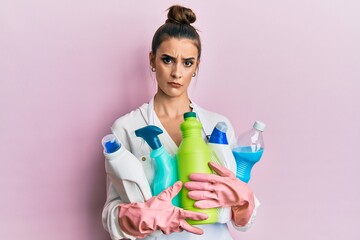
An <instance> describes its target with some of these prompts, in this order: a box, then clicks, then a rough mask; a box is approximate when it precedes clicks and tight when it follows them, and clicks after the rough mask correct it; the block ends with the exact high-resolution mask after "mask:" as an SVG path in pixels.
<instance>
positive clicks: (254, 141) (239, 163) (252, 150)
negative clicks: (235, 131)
mask: <svg viewBox="0 0 360 240" xmlns="http://www.w3.org/2000/svg"><path fill="white" fill-rule="evenodd" d="M265 126H266V125H265V124H264V123H262V122H260V121H255V123H254V125H253V128H252V129H250V130H249V131H247V132H245V133H243V134H242V135H240V136H239V137H238V141H237V146H236V147H235V148H233V150H232V152H233V155H234V157H235V161H236V177H237V178H238V179H240V180H241V181H243V182H246V183H248V182H249V180H250V177H251V170H252V168H253V166H254V165H255V163H257V162H258V161H260V158H261V156H262V154H263V152H264V139H263V136H262V132H263V131H264V130H265Z"/></svg>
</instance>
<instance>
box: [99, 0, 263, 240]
mask: <svg viewBox="0 0 360 240" xmlns="http://www.w3.org/2000/svg"><path fill="white" fill-rule="evenodd" d="M195 20H196V16H195V14H194V13H193V11H192V10H191V9H189V8H185V7H181V6H172V7H170V8H169V12H168V19H167V20H166V22H165V24H163V25H162V26H160V28H159V29H158V30H157V31H156V32H155V35H154V37H153V41H152V49H151V52H150V54H149V59H150V67H151V71H152V72H154V73H155V75H156V80H157V85H158V89H157V92H156V94H155V96H154V97H153V99H151V100H150V102H149V103H145V104H143V105H142V106H141V107H139V108H138V109H136V110H134V111H132V112H130V113H128V114H126V115H125V116H122V117H120V118H119V119H117V120H116V121H115V123H114V125H113V127H112V131H113V133H114V134H115V135H116V136H117V137H118V138H119V140H120V141H121V144H122V145H123V146H124V147H125V148H126V149H128V150H129V151H130V152H131V153H132V154H134V155H135V156H136V157H137V158H139V161H141V163H142V164H143V167H144V169H145V174H146V177H147V179H148V181H149V183H151V182H152V180H153V177H154V168H153V163H152V159H151V158H150V157H149V155H150V152H151V149H150V148H149V147H148V146H147V145H146V144H144V143H143V142H142V140H141V139H140V138H138V137H136V136H135V134H134V131H135V130H137V129H139V128H142V127H144V126H146V125H150V124H151V125H156V126H158V127H160V128H161V129H162V130H163V131H164V133H163V134H161V135H160V136H159V137H160V141H161V142H162V144H163V146H164V147H165V149H166V150H167V152H168V153H170V154H176V152H177V149H178V146H179V144H180V142H181V140H182V134H181V131H180V127H179V126H180V124H181V123H182V122H183V115H184V113H185V112H190V111H193V112H196V115H197V117H198V120H199V121H200V122H201V123H202V125H203V137H204V139H206V136H207V135H210V133H211V131H212V130H213V129H214V127H215V125H216V124H217V123H218V122H219V121H224V122H226V123H227V125H228V126H229V130H228V132H227V135H228V139H229V142H230V145H231V146H234V145H235V133H234V130H233V128H232V126H231V124H230V122H229V121H228V119H227V118H225V117H223V116H221V115H219V114H217V113H213V112H209V111H206V110H204V109H202V108H201V107H199V106H197V105H196V104H195V103H194V102H192V101H191V100H190V99H189V96H188V87H189V85H190V83H191V80H192V78H193V77H195V76H196V74H197V71H198V68H199V64H200V57H201V42H200V37H199V35H198V33H197V31H196V30H195V28H194V27H193V26H191V24H192V23H193V22H195ZM124 167H125V166H124ZM210 167H211V168H212V169H213V170H214V171H215V172H216V173H217V175H215V174H193V175H191V176H190V179H191V180H192V181H190V182H188V183H186V184H185V185H184V186H183V184H182V183H181V182H177V183H175V184H174V186H172V187H170V188H168V189H166V190H164V191H163V192H162V193H161V194H159V195H158V196H156V197H152V198H151V199H150V200H148V201H146V202H145V203H123V202H122V201H121V196H119V195H118V194H117V192H116V191H115V189H114V187H113V185H112V183H111V182H110V181H108V194H107V201H106V204H105V206H104V210H103V224H104V227H105V229H106V230H107V231H108V232H109V233H110V235H111V237H112V239H136V238H146V239H158V240H160V239H182V240H183V239H206V240H211V239H232V238H231V236H230V234H229V230H228V228H227V224H226V222H227V221H231V222H232V223H233V226H234V227H235V228H236V229H238V230H242V231H244V230H246V229H247V228H248V227H249V226H250V225H251V223H252V219H254V216H255V212H256V211H255V210H256V208H257V205H258V203H257V201H256V200H255V197H254V194H253V193H252V191H251V190H250V189H249V187H248V186H247V184H245V183H243V182H241V181H240V180H238V179H237V178H236V177H235V176H234V174H233V172H231V171H230V170H229V169H226V168H224V167H222V166H219V165H216V164H210ZM182 187H186V188H187V189H188V190H189V194H188V195H189V197H190V198H192V199H194V200H196V203H195V206H196V207H198V208H214V207H228V208H229V207H230V208H231V211H229V214H228V216H225V218H223V220H222V221H220V222H219V223H215V224H207V225H194V226H191V225H189V224H188V223H187V222H186V221H185V220H186V219H194V220H202V219H206V218H207V215H206V214H204V213H197V212H191V211H186V210H183V209H181V208H177V207H175V206H173V205H172V204H171V200H172V198H173V197H174V196H175V195H176V194H177V193H178V192H179V191H180V190H181V188H182ZM255 205H256V206H255ZM156 230H160V231H161V232H162V233H164V234H158V232H160V231H156ZM161 232H160V233H161ZM154 233H157V234H154Z"/></svg>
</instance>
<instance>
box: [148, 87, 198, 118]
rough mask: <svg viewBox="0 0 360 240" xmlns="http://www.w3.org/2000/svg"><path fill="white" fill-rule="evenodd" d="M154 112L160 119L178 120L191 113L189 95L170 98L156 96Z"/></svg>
mask: <svg viewBox="0 0 360 240" xmlns="http://www.w3.org/2000/svg"><path fill="white" fill-rule="evenodd" d="M154 111H155V113H156V115H157V116H158V117H159V118H168V119H176V118H178V117H179V116H180V117H182V116H183V114H184V113H185V112H190V111H191V107H190V100H189V97H188V96H187V95H183V96H180V97H169V96H166V95H164V94H161V93H159V92H158V93H156V94H155V96H154Z"/></svg>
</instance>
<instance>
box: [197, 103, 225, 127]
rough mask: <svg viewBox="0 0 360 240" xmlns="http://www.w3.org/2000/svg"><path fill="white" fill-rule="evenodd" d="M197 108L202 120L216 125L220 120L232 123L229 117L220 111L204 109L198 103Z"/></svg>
mask: <svg viewBox="0 0 360 240" xmlns="http://www.w3.org/2000/svg"><path fill="white" fill-rule="evenodd" d="M196 110H197V111H198V113H199V117H200V118H201V119H200V120H201V121H206V122H208V123H209V124H210V125H216V124H217V123H218V122H225V123H226V124H230V121H229V119H228V118H227V117H226V116H224V115H222V114H220V113H217V112H214V111H210V110H207V109H204V108H202V107H200V106H198V105H196Z"/></svg>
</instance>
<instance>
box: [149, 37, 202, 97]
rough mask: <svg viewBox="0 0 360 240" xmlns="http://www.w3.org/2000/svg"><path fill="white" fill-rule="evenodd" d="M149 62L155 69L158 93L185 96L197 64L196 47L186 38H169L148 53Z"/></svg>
mask: <svg viewBox="0 0 360 240" xmlns="http://www.w3.org/2000/svg"><path fill="white" fill-rule="evenodd" d="M150 64H151V66H152V67H154V68H155V69H156V80H157V83H158V93H164V94H165V95H167V96H169V97H179V96H182V95H184V94H185V95H186V96H187V90H188V87H189V85H190V82H191V78H192V77H193V74H194V73H195V72H196V70H197V68H198V64H199V60H198V49H197V47H196V46H195V45H194V42H193V41H192V40H190V39H186V38H181V39H177V38H169V39H167V40H165V41H163V42H162V43H161V44H160V46H159V48H158V49H157V51H156V55H153V54H152V53H150Z"/></svg>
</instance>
